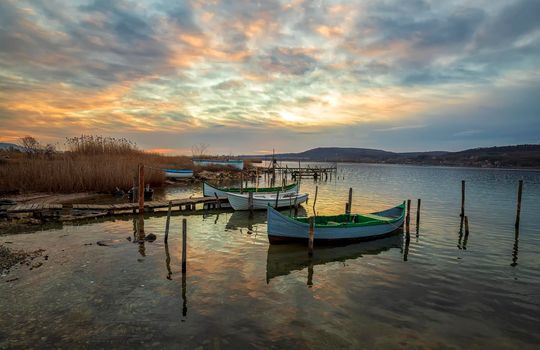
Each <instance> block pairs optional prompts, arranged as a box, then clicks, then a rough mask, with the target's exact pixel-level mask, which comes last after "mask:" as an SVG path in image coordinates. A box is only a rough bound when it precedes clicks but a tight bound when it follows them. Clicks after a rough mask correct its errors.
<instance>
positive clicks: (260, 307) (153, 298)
mask: <svg viewBox="0 0 540 350" xmlns="http://www.w3.org/2000/svg"><path fill="white" fill-rule="evenodd" d="M338 175H339V177H340V178H339V179H337V180H336V179H335V177H333V178H332V181H331V182H330V181H328V182H321V183H319V184H318V186H319V194H318V198H317V203H316V208H317V212H318V213H319V214H331V213H340V212H343V210H344V205H345V202H346V200H347V196H348V188H349V187H353V189H354V193H353V197H354V201H353V211H355V212H367V211H372V210H377V209H383V208H386V207H389V206H393V205H396V204H398V203H400V202H401V201H403V200H404V199H407V198H411V199H414V201H413V210H415V208H416V198H422V212H421V215H422V216H421V222H420V226H419V227H418V228H417V227H416V225H415V218H414V216H413V218H412V220H411V221H412V225H411V230H412V234H411V237H410V240H407V239H406V238H405V237H403V236H402V235H398V236H395V237H393V238H389V239H385V240H380V241H373V242H368V243H363V244H354V245H349V246H345V247H328V248H318V249H317V247H316V251H315V256H314V257H313V259H308V257H307V251H306V249H305V247H303V246H269V244H268V242H267V238H266V223H265V220H266V217H265V213H259V214H257V215H255V217H254V218H253V219H249V218H248V215H247V214H246V213H241V212H236V213H233V212H219V213H218V212H216V211H210V212H208V213H207V214H204V215H202V214H197V215H179V214H175V215H174V216H173V217H172V220H171V234H170V237H169V244H168V246H165V245H164V242H163V231H164V226H165V217H164V216H154V217H151V218H150V217H148V218H146V219H145V221H144V230H145V233H146V234H148V233H154V234H156V235H157V236H158V239H157V240H156V241H155V242H153V243H145V244H138V243H132V242H130V241H128V240H127V239H126V238H127V237H133V236H134V234H137V233H136V232H135V233H134V230H135V231H136V227H137V226H138V225H140V224H137V221H136V220H135V221H134V220H133V219H132V218H130V217H125V218H116V219H115V220H112V219H106V220H101V221H97V220H96V221H92V222H90V223H85V224H73V225H64V226H63V227H50V228H47V227H43V228H40V229H38V230H37V231H33V232H28V233H26V234H17V235H2V236H0V243H3V244H6V245H8V246H10V247H12V248H24V249H38V248H44V249H46V252H45V254H47V255H48V260H47V261H44V264H43V266H41V267H39V268H36V269H33V270H29V268H28V267H27V266H24V267H20V268H17V269H14V270H12V272H11V273H10V274H9V275H8V276H4V277H2V278H0V296H1V298H0V315H1V316H0V348H43V347H44V346H51V347H52V346H54V347H75V348H85V347H87V348H93V347H102V348H111V347H114V348H131V347H133V346H137V347H140V346H141V345H142V346H144V347H153V348H186V349H192V348H200V349H223V348H242V349H250V348H280V349H281V348H287V349H290V348H291V349H298V348H318V349H334V348H366V349H371V348H404V349H407V348H414V349H418V348H437V349H453V348H468V349H513V348H515V349H533V348H539V347H540V345H539V344H540V334H539V331H538V330H540V224H539V223H538V220H537V219H538V217H539V216H540V202H539V201H538V198H540V172H525V171H510V170H483V169H457V168H434V167H409V166H385V165H359V164H341V165H339V171H338ZM462 179H464V180H466V181H467V202H466V213H467V215H468V216H469V221H470V234H469V236H468V237H464V236H461V237H460V235H459V226H460V218H459V210H460V193H461V180H462ZM518 179H523V180H524V182H525V186H524V193H523V205H522V217H521V221H522V223H521V229H520V232H519V236H518V239H516V235H515V231H514V226H513V225H514V217H515V197H516V188H517V181H518ZM314 189H315V183H313V181H312V180H304V181H303V182H302V191H308V192H310V193H311V194H313V193H314ZM192 193H200V189H199V188H186V189H182V188H174V189H170V190H169V191H168V193H166V194H165V195H166V196H167V197H169V198H177V197H180V196H182V197H183V196H188V195H190V194H192ZM312 205H313V198H311V199H310V201H309V203H308V204H307V205H305V206H304V208H305V210H306V211H307V212H308V213H309V212H311V210H312V208H311V206H312ZM183 218H186V219H187V222H188V236H189V238H188V271H187V274H186V275H184V278H182V277H183V276H182V273H181V266H180V261H181V240H180V232H181V220H182V219H183ZM100 240H106V241H107V242H108V243H109V246H99V245H97V244H96V242H97V241H100ZM6 242H11V243H6ZM38 260H39V259H38ZM38 260H36V261H38ZM42 260H43V259H42ZM39 261H41V260H39ZM13 278H18V280H15V281H12V282H6V281H7V280H8V279H13Z"/></svg>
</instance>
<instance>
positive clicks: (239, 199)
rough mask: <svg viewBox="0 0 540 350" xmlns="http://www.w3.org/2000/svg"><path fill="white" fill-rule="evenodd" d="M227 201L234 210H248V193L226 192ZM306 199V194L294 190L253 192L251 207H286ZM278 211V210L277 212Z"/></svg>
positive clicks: (255, 208) (256, 208)
mask: <svg viewBox="0 0 540 350" xmlns="http://www.w3.org/2000/svg"><path fill="white" fill-rule="evenodd" d="M227 198H228V199H229V203H230V204H231V207H233V209H234V210H249V193H243V194H240V193H230V192H229V193H227ZM307 200H308V194H307V193H302V194H298V193H296V192H287V193H280V194H279V197H278V195H277V193H253V209H254V210H258V209H266V208H267V207H268V206H269V205H271V206H273V207H276V208H288V207H290V206H293V205H295V203H296V204H302V203H304V202H305V201H307ZM278 213H279V212H278Z"/></svg>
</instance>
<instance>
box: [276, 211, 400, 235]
mask: <svg viewBox="0 0 540 350" xmlns="http://www.w3.org/2000/svg"><path fill="white" fill-rule="evenodd" d="M404 218H405V203H402V204H400V205H398V206H395V207H393V208H390V209H387V210H383V211H379V212H374V213H369V214H342V215H334V216H317V217H316V218H315V225H314V239H315V241H323V242H330V243H338V242H344V241H358V240H371V239H377V238H383V237H387V236H390V235H391V234H393V233H396V232H398V231H399V229H400V228H401V226H402V225H403V220H404ZM308 238H309V218H307V217H297V218H294V217H289V216H286V215H283V214H281V213H280V212H278V211H277V210H274V209H273V208H271V207H268V240H269V241H270V243H272V244H273V243H281V242H290V241H303V240H307V239H308Z"/></svg>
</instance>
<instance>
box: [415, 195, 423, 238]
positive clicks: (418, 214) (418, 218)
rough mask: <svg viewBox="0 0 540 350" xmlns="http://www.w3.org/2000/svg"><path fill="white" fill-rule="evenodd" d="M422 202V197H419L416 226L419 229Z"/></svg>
mask: <svg viewBox="0 0 540 350" xmlns="http://www.w3.org/2000/svg"><path fill="white" fill-rule="evenodd" d="M421 204H422V199H420V198H418V205H417V206H416V228H417V229H418V225H420V205H421ZM417 231H418V230H417Z"/></svg>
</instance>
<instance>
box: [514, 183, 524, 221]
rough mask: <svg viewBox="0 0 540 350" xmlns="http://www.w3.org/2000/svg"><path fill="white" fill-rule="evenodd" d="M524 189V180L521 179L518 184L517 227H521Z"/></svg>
mask: <svg viewBox="0 0 540 350" xmlns="http://www.w3.org/2000/svg"><path fill="white" fill-rule="evenodd" d="M522 191H523V180H519V184H518V197H517V210H516V224H515V227H516V228H518V227H519V216H520V214H521V192H522Z"/></svg>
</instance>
